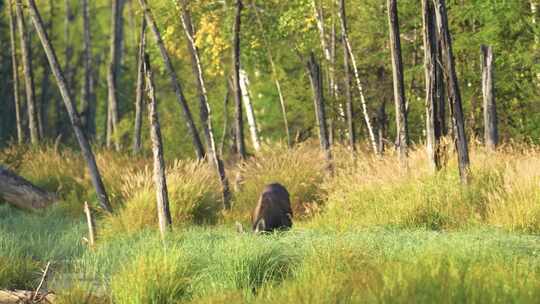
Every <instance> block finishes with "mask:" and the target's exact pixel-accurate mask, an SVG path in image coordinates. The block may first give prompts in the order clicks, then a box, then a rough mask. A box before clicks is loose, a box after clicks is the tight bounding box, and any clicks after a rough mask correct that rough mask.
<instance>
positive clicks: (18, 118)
mask: <svg viewBox="0 0 540 304" xmlns="http://www.w3.org/2000/svg"><path fill="white" fill-rule="evenodd" d="M16 31H17V25H16V24H15V16H14V15H13V0H10V1H9V42H10V48H11V73H12V81H13V101H14V103H15V123H16V127H17V142H18V143H19V144H22V143H23V141H24V132H23V125H22V113H21V111H22V109H21V108H22V104H21V99H20V94H19V70H18V69H19V64H18V60H17V43H16V38H15V35H16V33H15V32H16Z"/></svg>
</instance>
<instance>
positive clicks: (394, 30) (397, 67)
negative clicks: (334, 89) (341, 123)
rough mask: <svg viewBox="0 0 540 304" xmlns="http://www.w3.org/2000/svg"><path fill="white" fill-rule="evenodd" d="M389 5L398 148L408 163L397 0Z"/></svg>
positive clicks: (407, 139)
mask: <svg viewBox="0 0 540 304" xmlns="http://www.w3.org/2000/svg"><path fill="white" fill-rule="evenodd" d="M387 5H388V23H389V32H390V50H391V53H392V71H393V80H394V102H395V105H396V129H397V135H398V136H397V137H398V147H397V148H398V153H399V158H400V161H401V163H402V164H404V165H406V162H407V161H406V159H407V153H408V151H407V150H408V147H407V145H408V141H409V134H408V130H407V108H406V100H405V83H404V80H403V60H402V58H401V39H400V37H399V18H398V8H397V0H388V1H387Z"/></svg>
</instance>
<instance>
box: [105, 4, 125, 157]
mask: <svg viewBox="0 0 540 304" xmlns="http://www.w3.org/2000/svg"><path fill="white" fill-rule="evenodd" d="M121 1H122V0H112V1H111V3H112V14H111V36H110V53H109V66H108V69H107V94H108V103H107V114H108V115H107V139H106V140H107V148H110V147H111V144H112V140H113V133H115V132H116V130H117V125H118V99H117V94H118V92H117V90H118V88H117V77H118V70H119V67H120V62H119V60H120V56H119V54H120V44H121V40H122V37H120V34H121V31H120V21H121V17H120V14H121V10H120V7H121V4H120V2H121ZM114 145H115V148H116V150H117V151H118V150H120V143H119V140H118V138H116V139H115V140H114Z"/></svg>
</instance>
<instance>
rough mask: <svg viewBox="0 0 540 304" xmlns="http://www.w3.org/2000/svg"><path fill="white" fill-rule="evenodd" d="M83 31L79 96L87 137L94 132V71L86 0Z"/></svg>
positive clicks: (88, 10)
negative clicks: (82, 80) (82, 71)
mask: <svg viewBox="0 0 540 304" xmlns="http://www.w3.org/2000/svg"><path fill="white" fill-rule="evenodd" d="M82 5H83V31H84V42H83V44H84V83H83V86H82V98H81V103H82V106H81V110H82V112H81V119H82V122H83V126H84V128H85V130H86V134H87V135H88V137H91V136H93V133H94V129H95V128H94V115H92V114H93V113H92V109H93V108H95V105H93V102H94V98H93V95H94V91H93V89H94V88H93V83H94V72H93V68H92V64H93V63H92V62H93V60H92V35H91V31H90V7H89V6H88V0H83V3H82Z"/></svg>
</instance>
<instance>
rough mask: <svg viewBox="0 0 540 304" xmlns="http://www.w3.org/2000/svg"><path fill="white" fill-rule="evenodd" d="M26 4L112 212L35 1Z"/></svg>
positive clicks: (98, 186) (99, 191) (96, 184)
mask: <svg viewBox="0 0 540 304" xmlns="http://www.w3.org/2000/svg"><path fill="white" fill-rule="evenodd" d="M28 4H29V9H30V15H31V17H32V22H33V23H34V27H35V28H36V31H37V33H38V36H39V39H40V40H41V44H42V45H43V49H44V51H45V53H46V54H47V58H48V59H49V64H50V67H51V71H52V72H53V75H54V77H55V78H56V82H57V84H58V88H59V90H60V93H61V94H62V98H63V100H64V104H65V106H66V110H67V112H68V114H69V118H70V120H71V125H72V127H73V130H74V131H75V136H76V137H77V141H78V142H79V146H80V147H81V151H82V153H83V156H84V158H85V160H86V162H87V165H88V169H89V171H90V177H91V179H92V183H93V184H94V188H95V189H96V194H97V197H98V200H99V203H100V205H101V207H102V208H103V209H105V210H106V211H108V212H112V207H111V205H110V203H109V198H108V196H107V192H106V191H105V186H104V185H103V181H102V180H101V175H100V173H99V169H98V167H97V164H96V160H95V158H94V154H93V153H92V147H91V146H90V144H89V143H88V140H87V139H86V136H85V134H84V131H83V129H82V125H81V119H80V118H79V114H78V113H77V110H76V107H75V103H74V102H73V99H72V98H71V95H70V94H69V91H68V88H67V84H66V80H65V78H64V75H63V74H62V71H61V69H60V65H59V64H58V58H57V57H56V53H55V51H54V48H53V46H52V45H51V42H50V40H49V37H48V36H47V33H46V32H45V28H44V26H43V21H42V19H41V16H40V15H39V11H38V9H37V6H36V3H35V0H28Z"/></svg>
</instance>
